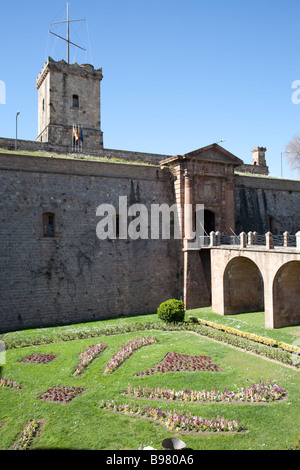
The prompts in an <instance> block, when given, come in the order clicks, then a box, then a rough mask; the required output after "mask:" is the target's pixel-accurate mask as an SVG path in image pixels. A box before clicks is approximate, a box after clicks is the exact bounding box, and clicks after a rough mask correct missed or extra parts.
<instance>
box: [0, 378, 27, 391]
mask: <svg viewBox="0 0 300 470" xmlns="http://www.w3.org/2000/svg"><path fill="white" fill-rule="evenodd" d="M0 388H11V389H13V390H21V388H22V387H21V385H20V384H18V383H17V382H15V381H14V380H13V379H5V378H4V377H2V379H0Z"/></svg>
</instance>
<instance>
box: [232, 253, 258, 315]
mask: <svg viewBox="0 0 300 470" xmlns="http://www.w3.org/2000/svg"><path fill="white" fill-rule="evenodd" d="M223 286H224V287H223V289H224V315H232V314H235V313H246V312H259V311H263V310H264V283H263V277H262V275H261V272H260V270H259V268H258V267H257V265H256V264H255V263H254V262H253V261H252V260H250V259H249V258H246V257H243V256H238V257H236V258H233V259H232V260H231V261H229V263H228V264H227V266H226V268H225V271H224V276H223Z"/></svg>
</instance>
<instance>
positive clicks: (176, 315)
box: [157, 299, 185, 323]
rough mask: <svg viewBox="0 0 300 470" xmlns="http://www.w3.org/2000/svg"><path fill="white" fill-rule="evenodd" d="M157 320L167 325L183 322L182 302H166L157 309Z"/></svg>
mask: <svg viewBox="0 0 300 470" xmlns="http://www.w3.org/2000/svg"><path fill="white" fill-rule="evenodd" d="M157 314H158V318H160V320H163V321H165V322H167V323H175V322H183V321H184V315H185V307H184V303H183V301H182V300H176V299H170V300H166V301H165V302H163V303H162V304H160V306H159V307H158V309H157Z"/></svg>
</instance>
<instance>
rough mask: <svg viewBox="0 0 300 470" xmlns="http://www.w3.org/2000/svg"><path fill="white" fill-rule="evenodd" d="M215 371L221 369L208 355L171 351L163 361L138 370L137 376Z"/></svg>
mask: <svg viewBox="0 0 300 470" xmlns="http://www.w3.org/2000/svg"><path fill="white" fill-rule="evenodd" d="M196 370H201V371H213V372H220V371H221V369H220V368H219V366H217V365H216V364H213V363H212V362H211V358H210V357H208V356H189V355H187V354H178V353H174V352H169V353H168V354H167V355H166V356H165V357H164V359H163V360H162V361H160V362H159V363H158V364H157V365H156V366H154V367H152V368H151V369H147V370H145V371H144V372H138V373H137V374H135V375H136V376H143V375H152V374H157V373H158V372H162V373H164V372H182V371H196Z"/></svg>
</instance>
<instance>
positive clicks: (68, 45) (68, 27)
mask: <svg viewBox="0 0 300 470" xmlns="http://www.w3.org/2000/svg"><path fill="white" fill-rule="evenodd" d="M74 21H86V18H82V19H80V20H70V15H69V3H67V21H57V22H55V23H51V24H61V23H67V39H65V38H63V37H62V36H59V35H58V34H56V33H53V32H52V31H49V33H51V34H53V35H54V36H57V37H58V38H60V39H63V41H66V43H67V62H68V64H69V63H70V44H72V46H75V47H78V48H79V49H82V50H83V51H85V52H86V49H84V48H83V47H81V46H78V45H77V44H74V42H71V41H70V23H72V22H74Z"/></svg>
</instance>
